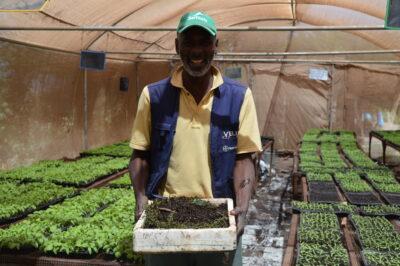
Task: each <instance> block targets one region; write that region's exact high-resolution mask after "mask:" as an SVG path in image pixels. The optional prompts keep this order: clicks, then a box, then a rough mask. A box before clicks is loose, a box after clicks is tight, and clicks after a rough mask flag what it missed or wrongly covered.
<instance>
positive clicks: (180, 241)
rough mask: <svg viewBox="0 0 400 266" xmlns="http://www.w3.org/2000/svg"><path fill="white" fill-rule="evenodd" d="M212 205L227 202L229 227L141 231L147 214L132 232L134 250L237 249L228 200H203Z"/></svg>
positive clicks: (231, 203)
mask: <svg viewBox="0 0 400 266" xmlns="http://www.w3.org/2000/svg"><path fill="white" fill-rule="evenodd" d="M205 200H206V201H209V202H211V203H213V204H222V203H227V205H228V209H227V212H228V213H227V215H228V216H229V227H225V228H206V229H144V228H143V226H144V222H145V219H146V212H143V214H142V216H141V217H140V219H139V220H138V222H137V223H136V225H135V228H134V229H133V251H135V252H140V253H167V252H168V253H169V252H212V251H229V250H234V249H236V223H235V217H234V216H233V215H230V214H229V212H230V211H231V210H232V209H233V201H232V199H229V198H220V199H205Z"/></svg>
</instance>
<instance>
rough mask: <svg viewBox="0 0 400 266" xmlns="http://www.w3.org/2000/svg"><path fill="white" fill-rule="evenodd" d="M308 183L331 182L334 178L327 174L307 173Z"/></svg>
mask: <svg viewBox="0 0 400 266" xmlns="http://www.w3.org/2000/svg"><path fill="white" fill-rule="evenodd" d="M306 177H307V181H308V182H331V181H333V179H332V176H331V175H330V174H327V173H320V172H311V171H309V172H307V174H306Z"/></svg>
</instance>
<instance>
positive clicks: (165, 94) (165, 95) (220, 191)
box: [146, 78, 246, 198]
mask: <svg viewBox="0 0 400 266" xmlns="http://www.w3.org/2000/svg"><path fill="white" fill-rule="evenodd" d="M170 81H171V79H170V78H167V79H164V80H161V81H159V82H156V83H153V84H150V85H149V86H148V89H149V94H150V105H151V146H150V174H149V179H148V182H147V187H146V195H147V196H148V197H149V198H155V197H160V196H159V195H157V191H158V185H159V184H160V181H161V180H162V178H163V177H164V176H165V174H166V173H167V170H168V165H169V159H170V156H171V152H172V146H173V140H174V134H175V129H176V123H177V120H178V113H179V93H180V90H179V89H177V88H174V87H173V86H172V85H171V83H170ZM245 92H246V87H244V86H243V85H241V84H239V83H237V82H236V81H234V80H231V79H228V78H224V83H223V84H222V85H221V86H220V87H219V88H218V89H216V90H215V91H214V99H213V105H212V111H211V121H210V123H211V125H210V152H211V169H212V173H211V176H212V181H211V184H212V193H213V197H214V198H235V195H234V191H233V168H234V165H235V160H236V148H237V133H238V129H239V114H240V109H241V106H242V103H243V99H244V95H245ZM188 141H190V140H188Z"/></svg>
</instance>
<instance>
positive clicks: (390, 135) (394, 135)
mask: <svg viewBox="0 0 400 266" xmlns="http://www.w3.org/2000/svg"><path fill="white" fill-rule="evenodd" d="M377 133H378V134H379V135H381V136H382V137H383V138H384V139H386V140H388V141H390V142H392V143H394V144H396V145H399V146H400V131H399V130H381V131H377Z"/></svg>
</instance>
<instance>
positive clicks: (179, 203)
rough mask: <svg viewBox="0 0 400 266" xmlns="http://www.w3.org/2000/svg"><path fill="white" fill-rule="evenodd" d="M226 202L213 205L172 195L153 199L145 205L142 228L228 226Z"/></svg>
mask: <svg viewBox="0 0 400 266" xmlns="http://www.w3.org/2000/svg"><path fill="white" fill-rule="evenodd" d="M227 210H228V207H227V204H226V203H225V204H220V205H214V204H211V203H209V202H207V201H204V200H201V199H197V198H186V197H174V198H167V199H161V200H155V201H154V202H153V203H152V204H151V205H148V206H147V207H146V220H145V224H144V228H159V229H161V228H163V229H170V228H180V229H183V228H193V229H198V228H223V227H229V218H228V211H227Z"/></svg>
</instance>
